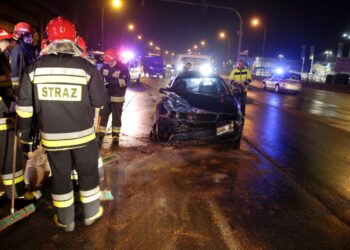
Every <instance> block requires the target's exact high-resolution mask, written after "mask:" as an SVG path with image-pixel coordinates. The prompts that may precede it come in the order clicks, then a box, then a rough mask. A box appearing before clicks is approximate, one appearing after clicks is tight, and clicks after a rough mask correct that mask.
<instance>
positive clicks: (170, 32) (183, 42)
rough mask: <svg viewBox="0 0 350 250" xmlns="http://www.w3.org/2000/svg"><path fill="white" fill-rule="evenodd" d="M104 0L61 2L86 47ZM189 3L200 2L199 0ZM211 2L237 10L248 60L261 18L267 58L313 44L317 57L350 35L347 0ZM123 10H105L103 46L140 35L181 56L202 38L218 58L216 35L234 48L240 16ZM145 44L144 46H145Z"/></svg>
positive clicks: (195, 10)
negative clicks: (255, 21) (254, 21)
mask: <svg viewBox="0 0 350 250" xmlns="http://www.w3.org/2000/svg"><path fill="white" fill-rule="evenodd" d="M106 2H107V1H96V0H84V1H83V0H69V1H68V0H61V1H60V3H57V7H58V8H59V9H65V10H67V6H69V7H70V8H69V10H68V11H65V13H67V17H69V18H71V19H72V20H73V21H74V22H76V24H77V27H78V30H79V32H80V34H81V35H83V36H84V37H85V38H86V40H87V41H88V44H89V47H90V48H98V45H97V44H98V43H100V36H101V33H100V32H101V31H100V30H101V28H100V27H101V6H102V4H103V3H106ZM192 2H201V1H200V0H198V1H195V0H192ZM208 2H209V3H210V4H219V5H225V6H231V7H234V8H236V9H237V10H239V11H240V12H241V14H242V16H243V20H244V22H245V25H244V37H243V45H242V49H248V50H249V54H250V55H251V56H258V55H260V54H261V50H262V41H263V29H262V28H252V27H251V26H250V22H249V20H250V19H251V18H252V17H254V16H259V17H260V18H261V19H262V21H263V22H264V23H265V25H266V27H267V41H266V50H265V55H266V56H270V57H276V56H277V55H278V54H280V53H282V54H284V55H285V57H286V58H291V59H299V58H300V53H301V45H303V44H305V45H307V46H310V45H315V46H316V54H319V53H322V52H323V51H324V50H326V49H332V50H333V51H334V52H335V51H336V48H337V43H338V42H340V41H341V35H342V34H343V33H344V32H345V31H349V32H350V14H349V4H346V3H345V1H344V2H342V1H320V0H319V1H313V0H312V1H273V0H260V1H259V0H246V1H243V0H241V1H224V0H221V1H220V0H208ZM124 3H125V4H124V7H123V9H122V10H119V11H116V10H113V9H111V8H108V7H107V8H106V11H105V44H106V45H107V46H108V47H112V46H118V45H120V44H121V41H122V40H124V41H125V40H128V41H129V43H131V45H132V41H133V36H136V35H137V34H138V33H141V34H142V35H143V36H144V37H145V38H146V39H147V40H145V41H149V40H152V41H154V42H155V43H156V44H157V45H159V46H160V47H161V48H162V49H163V48H164V49H168V50H172V51H176V52H184V51H186V50H187V49H188V48H190V47H191V46H193V45H194V44H195V43H198V42H199V41H200V40H202V39H205V40H206V41H207V42H208V44H209V49H210V50H211V51H212V52H214V53H217V54H219V55H222V56H223V55H224V53H225V52H226V51H227V43H225V42H223V41H220V40H219V39H218V31H219V30H225V31H230V32H231V44H232V52H231V53H236V50H237V35H236V31H237V30H238V18H237V17H236V16H235V15H234V14H233V13H231V12H229V11H223V10H215V9H211V8H209V9H208V10H207V12H205V10H204V9H203V8H200V7H191V6H181V5H177V4H173V3H164V2H160V1H158V0H145V6H144V7H140V6H138V5H137V0H129V1H124ZM129 22H133V23H135V25H136V28H137V30H136V31H135V33H134V35H131V34H130V33H129V32H128V31H127V30H126V24H127V23H129ZM145 41H144V42H145Z"/></svg>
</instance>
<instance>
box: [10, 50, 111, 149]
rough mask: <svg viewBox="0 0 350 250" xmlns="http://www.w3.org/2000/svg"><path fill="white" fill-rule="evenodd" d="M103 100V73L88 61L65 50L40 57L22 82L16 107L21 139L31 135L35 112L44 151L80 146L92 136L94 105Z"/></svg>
mask: <svg viewBox="0 0 350 250" xmlns="http://www.w3.org/2000/svg"><path fill="white" fill-rule="evenodd" d="M105 101H106V92H105V88H104V86H103V79H102V76H101V74H100V73H99V72H98V70H97V69H96V68H95V67H94V66H93V65H92V64H91V63H90V62H89V61H87V60H86V59H84V58H82V57H79V56H73V55H70V54H64V53H56V54H50V55H45V56H42V57H41V58H39V59H38V61H37V62H35V63H34V64H32V65H30V66H29V67H28V69H27V71H26V73H25V74H24V75H23V79H22V82H21V86H20V90H19V99H18V105H17V107H16V112H17V115H18V117H19V118H18V120H19V122H18V127H19V129H20V131H21V138H22V137H24V140H26V137H28V136H31V135H30V134H29V135H28V134H27V133H28V129H29V128H30V124H31V120H32V118H33V115H35V116H36V119H37V123H38V126H39V129H40V134H41V142H42V145H43V147H44V148H45V149H46V150H48V151H54V150H66V149H74V148H79V147H83V146H85V145H86V144H87V143H89V142H90V141H92V140H94V139H95V130H94V108H100V107H101V106H103V105H104V104H105Z"/></svg>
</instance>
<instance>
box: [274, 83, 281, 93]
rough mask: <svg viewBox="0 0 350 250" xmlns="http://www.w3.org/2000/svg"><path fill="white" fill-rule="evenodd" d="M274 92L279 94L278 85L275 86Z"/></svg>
mask: <svg viewBox="0 0 350 250" xmlns="http://www.w3.org/2000/svg"><path fill="white" fill-rule="evenodd" d="M274 91H275V92H276V93H279V92H280V91H281V89H280V85H279V84H278V83H277V84H276V85H275V89H274Z"/></svg>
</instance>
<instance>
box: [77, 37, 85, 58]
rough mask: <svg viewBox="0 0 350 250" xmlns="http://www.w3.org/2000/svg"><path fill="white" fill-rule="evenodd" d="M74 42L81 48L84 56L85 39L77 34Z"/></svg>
mask: <svg viewBox="0 0 350 250" xmlns="http://www.w3.org/2000/svg"><path fill="white" fill-rule="evenodd" d="M76 43H77V45H78V47H79V48H81V49H82V50H83V55H84V56H85V55H86V51H87V47H86V43H85V40H84V39H83V38H82V37H81V36H77V41H76Z"/></svg>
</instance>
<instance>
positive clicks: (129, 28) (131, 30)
mask: <svg viewBox="0 0 350 250" xmlns="http://www.w3.org/2000/svg"><path fill="white" fill-rule="evenodd" d="M128 30H129V31H130V32H133V31H134V30H135V25H134V24H133V23H129V24H128Z"/></svg>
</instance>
